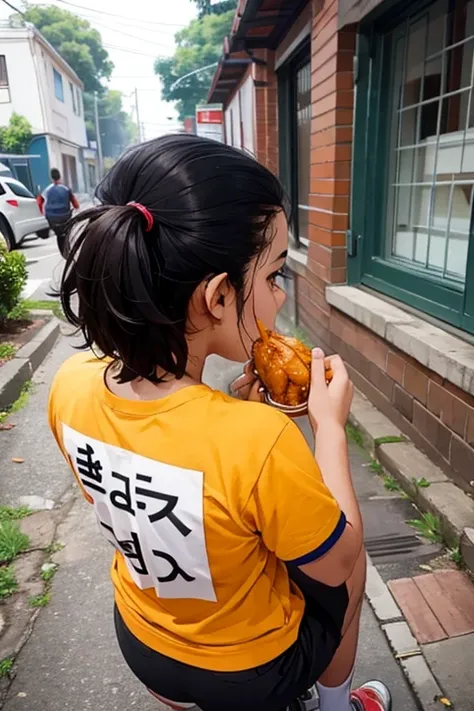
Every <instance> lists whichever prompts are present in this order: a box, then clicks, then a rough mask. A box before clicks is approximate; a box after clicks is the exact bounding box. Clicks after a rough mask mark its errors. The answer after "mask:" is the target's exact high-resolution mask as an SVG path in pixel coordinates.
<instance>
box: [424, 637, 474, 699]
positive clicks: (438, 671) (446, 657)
mask: <svg viewBox="0 0 474 711" xmlns="http://www.w3.org/2000/svg"><path fill="white" fill-rule="evenodd" d="M423 653H424V655H425V657H426V659H427V661H428V664H429V665H430V667H431V669H432V670H433V673H434V675H435V676H436V678H437V679H438V682H439V683H440V684H441V686H442V687H443V689H444V691H445V693H446V695H447V696H448V698H449V700H450V701H451V702H452V703H453V705H454V709H455V711H472V709H473V708H474V704H473V698H472V693H473V692H472V681H473V660H474V634H469V635H464V636H463V637H454V638H453V639H448V640H445V641H443V642H434V643H433V644H428V645H426V646H424V647H423Z"/></svg>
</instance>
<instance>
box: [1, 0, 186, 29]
mask: <svg viewBox="0 0 474 711" xmlns="http://www.w3.org/2000/svg"><path fill="white" fill-rule="evenodd" d="M3 2H6V0H3ZM57 2H60V3H61V4H62V5H69V7H75V8H77V9H79V10H87V12H96V13H97V14H98V15H108V16H109V17H116V18H117V17H118V18H121V19H123V20H128V22H134V21H136V17H127V16H126V15H116V14H115V13H114V12H106V11H105V10H95V9H94V8H92V7H84V5H76V4H75V3H72V2H68V0H57ZM144 22H145V24H147V25H158V26H160V27H186V25H180V24H177V23H174V22H171V23H169V22H156V21H151V20H150V21H148V20H144Z"/></svg>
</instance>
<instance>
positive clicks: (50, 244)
mask: <svg viewBox="0 0 474 711" xmlns="http://www.w3.org/2000/svg"><path fill="white" fill-rule="evenodd" d="M19 251H20V252H22V254H24V255H25V257H26V264H27V268H28V281H27V283H26V285H25V288H24V289H23V298H25V299H31V300H34V301H42V300H45V299H46V300H49V299H52V298H53V297H51V296H49V295H48V292H50V291H51V288H52V287H54V286H55V285H57V284H58V281H59V279H60V277H61V270H62V264H63V259H62V257H61V255H60V254H59V251H58V248H57V245H56V237H55V236H54V235H53V233H52V232H51V233H50V237H49V238H48V239H37V238H35V239H28V240H25V241H24V242H23V244H22V245H21V246H20V248H19Z"/></svg>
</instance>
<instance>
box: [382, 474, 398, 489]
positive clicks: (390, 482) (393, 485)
mask: <svg viewBox="0 0 474 711" xmlns="http://www.w3.org/2000/svg"><path fill="white" fill-rule="evenodd" d="M382 481H383V485H384V487H385V488H386V489H387V491H397V492H399V491H401V488H400V484H399V483H398V482H397V481H395V479H394V478H393V476H391V475H390V474H384V475H383V476H382Z"/></svg>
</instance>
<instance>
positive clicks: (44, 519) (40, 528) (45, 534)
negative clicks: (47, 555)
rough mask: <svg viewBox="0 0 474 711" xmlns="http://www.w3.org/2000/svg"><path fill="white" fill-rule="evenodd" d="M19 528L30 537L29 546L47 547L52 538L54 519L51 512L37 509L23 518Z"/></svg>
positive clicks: (54, 527)
mask: <svg viewBox="0 0 474 711" xmlns="http://www.w3.org/2000/svg"><path fill="white" fill-rule="evenodd" d="M20 528H21V530H22V531H23V533H25V534H26V535H27V536H28V538H29V539H30V548H47V547H48V546H49V545H50V544H51V542H52V541H53V539H54V532H55V530H56V521H55V519H54V516H53V515H52V514H51V512H49V511H38V513H34V514H31V516H27V517H26V518H24V519H23V520H22V521H21V522H20Z"/></svg>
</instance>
